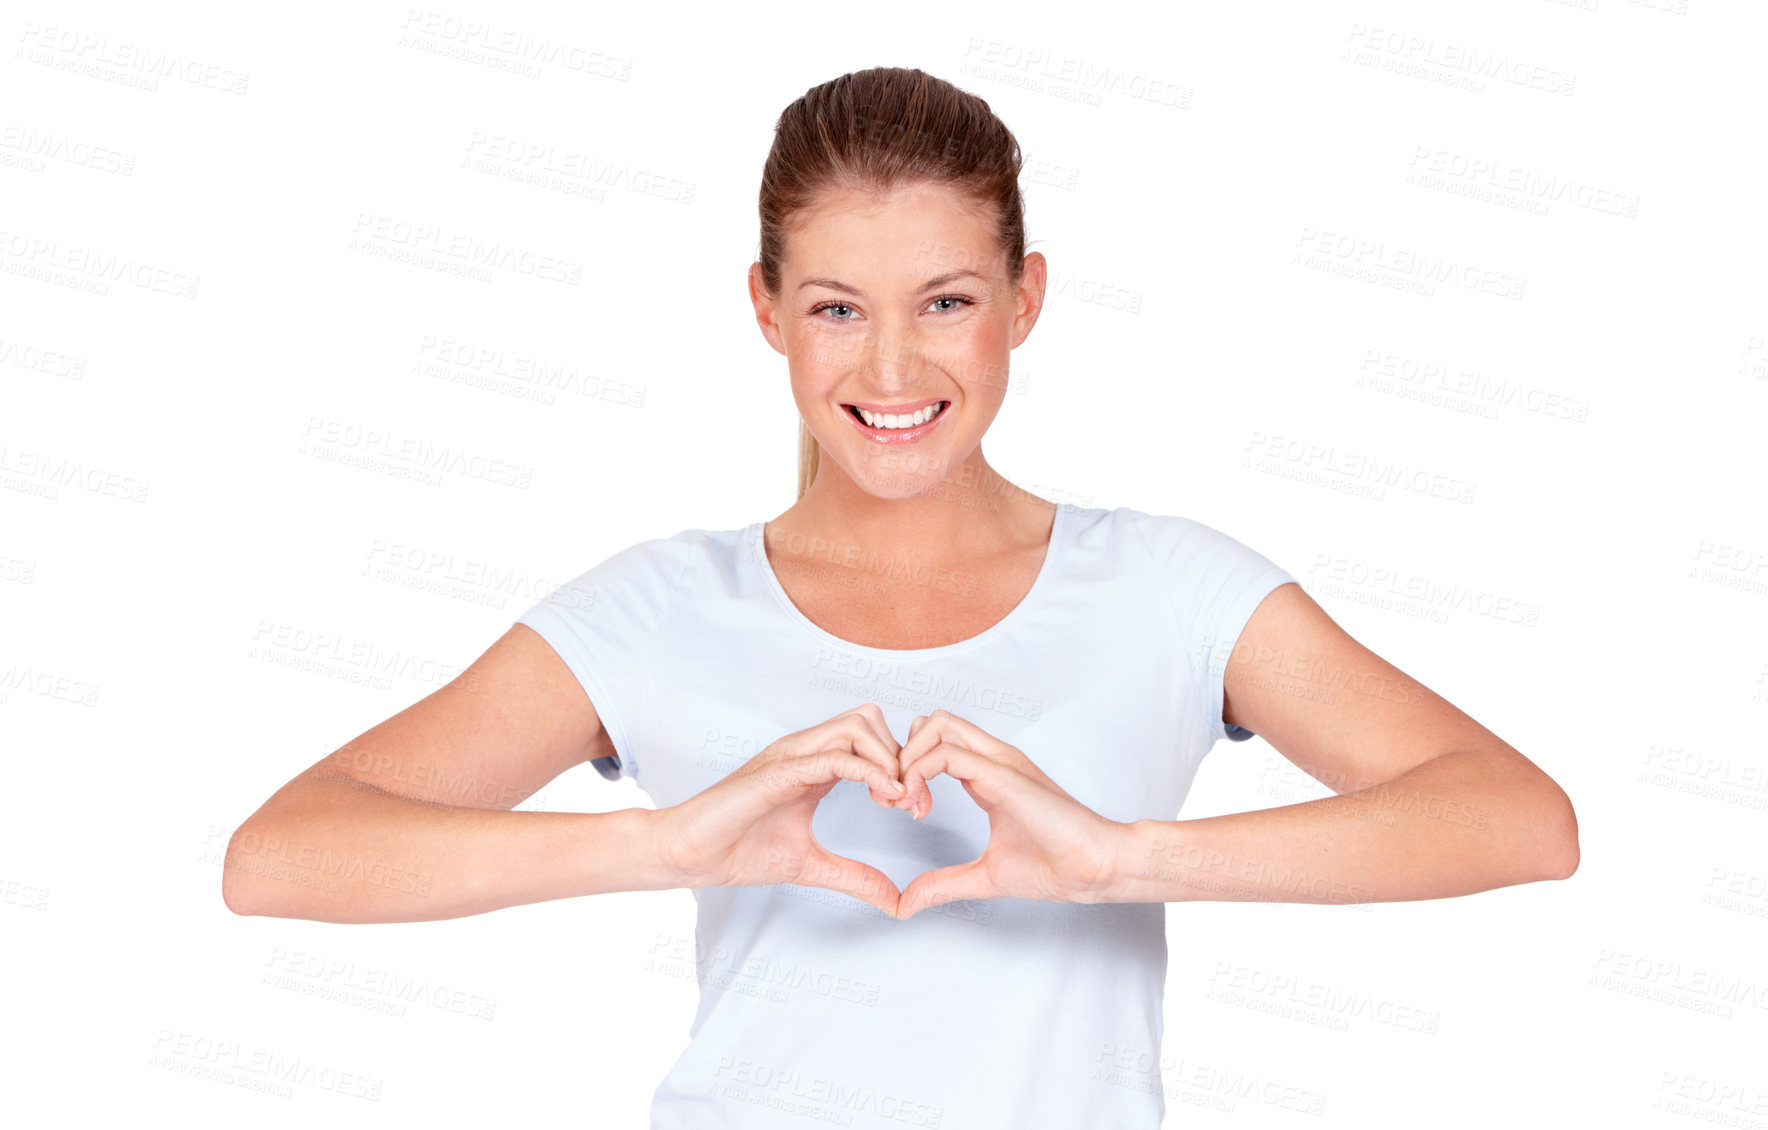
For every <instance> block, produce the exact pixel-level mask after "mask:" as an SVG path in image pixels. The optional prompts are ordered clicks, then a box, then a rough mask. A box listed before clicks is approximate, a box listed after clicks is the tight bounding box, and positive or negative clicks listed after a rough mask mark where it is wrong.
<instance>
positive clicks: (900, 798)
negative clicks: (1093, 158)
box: [224, 68, 1578, 1130]
mask: <svg viewBox="0 0 1768 1130" xmlns="http://www.w3.org/2000/svg"><path fill="white" fill-rule="evenodd" d="M1019 171H1020V155H1019V151H1018V146H1017V144H1016V143H1015V141H1014V139H1013V137H1012V135H1011V134H1010V133H1009V132H1008V131H1007V129H1006V127H1005V126H1004V125H1002V124H1001V123H1000V121H999V120H998V119H996V118H995V116H994V115H993V114H992V113H991V112H990V111H989V108H988V106H987V104H986V103H984V102H983V101H982V100H981V99H979V98H976V97H974V96H972V95H969V94H966V93H963V92H962V91H959V90H957V89H956V88H955V87H953V86H951V85H950V84H948V83H945V82H943V81H941V80H938V79H935V78H932V77H930V76H928V75H926V74H924V73H922V72H920V71H918V70H904V69H897V68H879V69H875V70H870V71H862V72H857V73H854V74H849V75H844V76H842V77H841V78H838V79H835V80H834V81H832V82H829V83H825V84H823V85H822V86H819V87H816V88H814V89H812V90H810V91H808V92H807V93H806V94H805V95H804V96H803V97H802V98H800V99H799V100H798V101H797V102H795V103H793V104H792V105H791V106H790V107H788V108H787V110H786V111H785V113H784V114H783V115H782V116H781V118H780V120H779V122H778V124H777V127H776V132H775V138H774V145H773V150H772V152H771V153H770V154H769V156H768V159H767V164H766V167H765V170H764V174H763V183H762V190H761V229H762V239H761V254H760V261H759V262H757V263H756V264H754V265H753V266H752V267H751V269H750V272H749V289H750V297H751V300H752V302H753V304H754V308H755V315H756V320H757V323H758V325H759V326H760V328H761V331H762V334H763V335H764V336H765V337H766V339H767V341H768V342H769V344H770V345H772V346H773V348H774V349H776V350H778V351H779V352H780V353H782V354H784V355H785V356H786V358H787V362H788V369H789V371H790V375H791V383H792V393H793V398H794V400H795V401H796V403H797V407H798V411H799V414H800V416H801V419H802V432H801V436H802V446H801V455H800V458H801V466H800V483H799V497H798V500H797V502H796V503H795V504H794V505H793V506H791V507H789V508H787V509H786V510H785V511H783V512H782V513H780V514H778V515H776V516H775V517H774V518H773V519H772V520H771V521H769V522H765V523H763V522H756V523H754V524H752V525H750V526H747V527H745V528H743V529H741V530H721V531H710V530H703V529H690V530H684V531H681V532H680V533H677V534H675V535H674V536H673V537H669V538H657V539H653V540H650V541H645V542H641V543H639V544H637V545H634V546H631V547H629V548H627V549H624V550H622V551H620V552H618V553H616V554H614V555H613V556H611V557H609V558H608V559H607V560H605V561H603V562H602V563H601V564H599V565H597V566H596V567H594V568H593V569H591V570H589V571H588V572H587V573H585V574H584V575H583V576H582V577H580V578H578V579H577V580H576V581H574V582H573V583H572V584H570V585H568V586H565V587H564V588H563V589H561V590H560V592H559V593H558V594H555V597H554V598H549V599H548V600H547V601H542V602H541V603H539V604H537V605H535V606H534V607H533V608H531V609H529V610H528V611H527V612H526V613H525V614H524V615H523V616H522V617H521V618H520V620H519V621H518V622H517V623H516V624H515V625H512V627H511V629H510V631H509V632H508V633H507V634H506V635H504V637H503V638H501V639H499V640H498V641H497V642H496V643H494V644H493V645H492V646H491V648H490V649H489V650H488V651H486V653H485V654H484V655H483V656H482V657H481V658H480V659H479V660H478V661H477V662H475V663H474V664H473V665H472V667H471V668H469V669H468V671H467V672H466V673H465V674H464V675H463V676H462V678H461V679H460V680H458V681H456V682H455V683H453V684H451V685H449V686H448V687H445V688H443V689H442V690H439V691H437V692H436V693H435V694H433V695H431V696H429V697H428V698H426V699H424V700H423V701H421V702H419V703H416V704H415V705H413V706H412V707H410V708H409V709H407V710H405V711H403V712H401V713H400V714H398V715H396V716H394V717H392V718H390V719H388V720H387V721H385V722H383V723H381V724H380V725H378V726H376V727H374V728H373V729H371V730H369V731H368V732H367V733H365V734H363V735H362V736H361V737H360V738H358V739H356V740H355V741H354V742H351V743H350V744H349V745H347V746H345V747H344V748H343V749H342V750H339V751H338V752H337V753H336V754H334V755H332V756H331V757H329V758H327V759H325V760H324V761H321V762H320V763H319V764H318V765H315V766H314V767H313V768H312V769H310V770H308V771H307V772H305V773H303V774H302V775H301V776H300V777H297V778H296V779H295V780H294V781H292V782H290V783H289V785H287V786H285V787H284V788H283V789H282V790H281V791H279V792H278V793H277V794H276V795H275V796H273V797H272V798H271V799H270V800H269V801H268V802H267V803H266V804H265V805H264V807H263V808H261V809H260V810H259V811H258V812H257V813H255V814H254V815H253V816H252V817H251V818H250V819H249V820H248V821H247V822H246V824H245V825H243V826H242V828H241V829H240V832H239V833H237V834H236V835H235V837H234V840H233V842H232V843H231V844H230V846H229V851H228V859H227V870H226V871H225V880H224V896H225V898H226V900H227V904H228V905H229V906H230V907H232V908H233V909H234V910H236V911H238V912H240V913H245V914H274V915H285V916H293V917H303V918H314V919H321V920H325V921H335V922H386V921H408V920H415V919H438V918H448V917H456V916H460V915H467V914H478V913H482V912H484V911H488V910H493V909H496V908H499V907H505V906H511V905H515V904H519V903H526V902H536V901H541V900H546V899H554V898H563V897H567V896H573V895H583V894H594V893H598V892H603V891H617V890H657V889H665V888H673V887H687V888H691V889H692V890H693V891H694V892H695V897H696V902H697V904H698V913H699V925H698V930H697V932H696V943H697V947H698V949H699V951H700V953H701V954H702V956H704V955H707V954H714V953H716V954H720V955H723V959H722V960H723V962H724V963H725V964H726V965H727V966H728V968H726V969H724V970H716V971H709V970H705V969H703V970H702V973H703V977H702V982H703V989H702V995H701V999H700V1006H699V1010H698V1012H697V1015H696V1017H695V1020H694V1024H693V1029H692V1038H691V1041H690V1045H689V1047H688V1048H687V1049H686V1050H685V1051H684V1052H683V1054H682V1056H681V1058H680V1059H679V1060H678V1061H677V1063H676V1065H675V1066H674V1068H673V1069H672V1070H671V1071H670V1073H669V1075H668V1077H667V1078H666V1079H665V1080H664V1081H663V1083H662V1084H661V1085H660V1086H659V1087H658V1089H657V1092H656V1095H655V1098H654V1100H653V1107H652V1111H653V1115H652V1117H653V1125H654V1126H656V1127H690V1126H714V1125H717V1126H738V1125H742V1126H750V1125H754V1126H761V1125H773V1124H776V1123H777V1121H778V1119H779V1112H780V1111H781V1110H782V1109H790V1110H794V1111H796V1112H797V1113H799V1114H803V1115H808V1116H810V1117H813V1118H817V1119H824V1120H826V1119H837V1120H842V1121H847V1122H848V1123H849V1124H851V1125H886V1124H891V1125H900V1124H904V1123H906V1124H910V1125H921V1126H933V1125H943V1126H948V1127H964V1128H966V1130H976V1128H986V1127H996V1126H999V1127H1008V1126H1012V1127H1026V1126H1038V1127H1063V1128H1071V1127H1088V1126H1099V1127H1113V1128H1117V1130H1121V1128H1125V1127H1155V1126H1158V1125H1159V1123H1160V1120H1161V1114H1162V1111H1163V1109H1164V1103H1163V1100H1162V1094H1161V1087H1160V1084H1159V1078H1158V1073H1155V1075H1154V1076H1153V1078H1152V1079H1151V1080H1150V1081H1149V1085H1147V1086H1126V1085H1124V1083H1123V1078H1122V1073H1121V1072H1114V1071H1100V1070H1099V1068H1100V1067H1101V1066H1105V1067H1115V1066H1117V1064H1116V1063H1114V1062H1102V1061H1109V1060H1114V1059H1115V1058H1117V1057H1120V1056H1122V1055H1123V1054H1125V1052H1126V1049H1128V1050H1129V1051H1130V1052H1132V1053H1134V1054H1135V1055H1136V1056H1138V1057H1140V1058H1141V1059H1143V1060H1146V1059H1148V1058H1154V1059H1157V1057H1158V1053H1159V1049H1160V1040H1161V1008H1162V981H1163V979H1164V973H1165V961H1166V949H1165V936H1164V922H1165V914H1164V910H1165V908H1164V906H1163V905H1162V904H1163V903H1165V902H1169V901H1177V900H1185V899H1199V898H1210V899H1237V900H1250V899H1276V900H1285V901H1298V902H1370V901H1378V900H1387V901H1392V900H1406V899H1423V898H1440V897H1445V896H1451V895H1459V894H1466V893H1469V892H1473V891H1479V890H1485V889H1489V888H1492V887H1498V886H1503V885H1506V884H1512V883H1523V882H1531V881H1535V880H1540V879H1549V878H1564V877H1566V876H1568V875H1570V874H1571V873H1572V872H1573V871H1574V870H1575V868H1576V866H1577V854H1578V853H1577V824H1576V819H1575V816H1574V814H1573V811H1572V808H1571V805H1570V802H1569V801H1568V800H1567V798H1566V796H1565V794H1564V793H1563V792H1562V791H1561V790H1560V789H1559V788H1558V787H1557V786H1556V785H1555V784H1554V783H1553V781H1552V780H1550V779H1549V778H1548V777H1547V776H1546V775H1545V774H1544V773H1542V772H1541V771H1540V770H1539V769H1538V768H1536V767H1535V766H1534V765H1533V764H1532V763H1531V762H1529V761H1528V760H1527V759H1526V758H1525V757H1523V756H1522V755H1521V754H1520V753H1518V752H1517V751H1516V750H1515V749H1513V748H1511V747H1510V746H1509V745H1507V744H1506V743H1504V742H1503V741H1502V740H1500V739H1499V738H1497V737H1496V736H1495V735H1493V734H1492V733H1491V732H1490V731H1488V730H1486V729H1485V728H1484V727H1482V726H1480V725H1479V724H1478V723H1477V722H1475V721H1474V720H1473V719H1471V718H1469V717H1467V716H1466V715H1465V714H1463V713H1462V712H1460V711H1459V710H1457V709H1456V708H1455V707H1454V706H1452V705H1450V704H1449V703H1448V702H1447V701H1446V700H1444V699H1442V698H1441V697H1439V696H1437V695H1436V694H1434V693H1432V692H1431V691H1430V690H1429V689H1427V688H1425V687H1423V686H1421V685H1419V684H1418V683H1417V682H1415V681H1413V680H1411V679H1409V678H1407V677H1406V676H1405V675H1404V674H1403V673H1402V672H1401V671H1399V670H1398V669H1397V668H1395V667H1394V666H1393V665H1391V664H1389V663H1387V662H1386V661H1385V660H1383V659H1382V658H1381V657H1379V656H1377V655H1375V654H1374V653H1372V652H1370V651H1369V650H1368V649H1366V648H1364V647H1363V646H1361V645H1360V644H1358V643H1357V642H1356V641H1355V640H1353V639H1352V638H1351V637H1350V636H1348V635H1347V634H1346V633H1345V632H1344V631H1343V630H1342V629H1340V628H1339V627H1338V626H1337V625H1336V624H1335V623H1333V621H1332V620H1331V619H1330V618H1329V617H1327V616H1326V614H1325V613H1324V612H1323V611H1321V609H1320V608H1319V606H1318V605H1316V604H1315V603H1314V602H1313V601H1312V600H1311V599H1310V598H1309V597H1308V596H1307V594H1306V593H1304V592H1303V591H1302V590H1301V588H1300V587H1299V586H1298V585H1297V584H1295V583H1294V580H1293V578H1292V577H1291V576H1290V575H1289V574H1288V573H1286V572H1284V571H1283V570H1282V569H1281V568H1279V567H1278V566H1277V565H1275V564H1274V563H1272V562H1271V561H1270V560H1268V559H1267V558H1265V557H1263V556H1262V555H1260V554H1258V553H1257V552H1255V551H1253V550H1252V549H1250V548H1248V547H1247V546H1245V545H1243V544H1241V543H1240V542H1238V541H1235V540H1234V539H1232V538H1230V537H1228V536H1227V535H1225V534H1223V533H1220V532H1218V531H1216V530H1214V529H1211V528H1210V527H1208V526H1204V525H1202V524H1200V523H1197V522H1194V521H1191V520H1188V519H1184V518H1178V517H1170V516H1157V515H1151V514H1146V513H1143V512H1140V511H1135V510H1130V509H1127V508H1122V507H1120V508H1116V509H1111V510H1106V509H1102V508H1075V507H1067V506H1061V507H1059V506H1055V505H1052V504H1051V503H1049V502H1047V501H1045V500H1043V499H1041V498H1037V497H1035V496H1033V495H1031V494H1028V493H1027V492H1024V491H1021V490H1019V489H1018V488H1016V487H1014V486H1013V485H1012V484H1010V483H1008V482H1006V480H1004V479H1003V478H1002V477H1001V476H1000V475H999V474H997V473H996V472H995V471H994V469H993V468H991V467H990V466H989V465H988V462H987V461H986V460H985V459H984V458H983V454H982V448H981V440H982V437H983V434H984V433H985V432H986V431H987V429H988V426H989V424H990V422H991V421H992V420H993V419H994V416H995V413H996V412H997V411H998V410H999V409H1000V406H1001V402H1002V400H1003V398H1004V394H1005V388H1006V379H1005V378H1006V374H1007V372H1008V353H1009V351H1010V350H1012V349H1013V348H1015V347H1016V346H1018V345H1019V344H1020V343H1021V342H1022V341H1024V340H1025V338H1026V336H1027V335H1028V334H1029V333H1030V332H1031V329H1032V326H1033V325H1034V324H1035V323H1036V321H1037V317H1038V313H1039V310H1040V308H1041V305H1042V301H1043V295H1044V283H1045V263H1044V258H1043V256H1042V255H1040V254H1038V253H1035V252H1033V253H1030V254H1027V253H1026V252H1025V250H1024V238H1025V237H1024V227H1023V216H1022V204H1021V200H1020V195H1019V188H1018V176H1019ZM1253 732H1256V733H1258V734H1261V735H1263V736H1264V737H1265V738H1266V739H1267V740H1268V741H1269V742H1270V744H1271V745H1272V746H1274V747H1275V748H1276V749H1277V750H1278V751H1279V752H1281V753H1282V754H1284V756H1286V757H1288V758H1289V759H1290V760H1292V761H1294V762H1295V763H1296V764H1298V765H1299V766H1301V767H1302V768H1303V769H1305V770H1306V771H1307V772H1308V773H1310V774H1312V775H1313V776H1315V777H1317V778H1319V779H1320V780H1321V781H1323V782H1325V783H1326V784H1328V785H1329V786H1331V787H1332V789H1333V790H1334V792H1335V793H1337V794H1339V795H1336V796H1333V797H1328V798H1324V799H1321V800H1316V801H1312V802H1308V803H1304V804H1295V805H1289V806H1286V807H1282V808H1276V809H1269V810H1264V811H1257V812H1247V813H1240V814H1235V815H1229V816H1217V817H1211V818H1208V819H1202V820H1189V821H1176V820H1173V819H1171V818H1172V817H1173V816H1174V815H1176V813H1177V812H1178V810H1179V807H1180V805H1181V804H1182V802H1183V800H1184V797H1185V793H1186V791H1187V790H1188V788H1189V786H1190V783H1191V781H1192V779H1193V776H1194V775H1195V773H1196V770H1197V767H1198V764H1199V762H1200V761H1201V759H1202V757H1203V755H1204V754H1205V753H1206V752H1207V751H1208V750H1209V748H1210V747H1211V746H1212V745H1213V744H1214V743H1215V742H1216V741H1218V740H1220V739H1222V738H1224V737H1225V738H1228V739H1230V740H1241V739H1245V738H1247V737H1249V736H1250V735H1251V734H1252V733H1253ZM782 733H783V734H784V736H781V735H782ZM586 760H587V761H592V762H594V763H595V765H596V767H597V768H598V769H599V770H600V771H602V772H603V774H604V775H606V776H610V777H616V776H620V775H626V776H631V777H633V778H635V780H636V781H637V782H638V783H639V785H640V786H641V787H642V788H644V789H645V790H646V792H647V793H648V794H649V795H650V796H651V797H652V799H653V800H654V801H655V802H656V805H657V807H656V809H655V810H650V809H638V808H634V809H626V810H623V811H618V812H611V813H596V814H580V813H545V812H514V811H509V809H510V808H511V807H512V806H513V805H514V804H516V803H518V802H519V801H520V800H521V799H522V798H523V797H525V796H527V795H530V794H531V793H532V792H534V791H535V790H537V789H539V788H540V787H542V786H543V785H544V784H545V783H546V782H548V781H550V780H551V779H552V778H553V777H555V776H556V775H557V774H559V773H560V772H562V771H563V770H565V769H567V768H569V767H571V766H573V765H575V764H577V763H579V762H582V761H586ZM462 781H472V782H475V786H474V788H473V789H472V790H471V791H464V790H462V789H461V788H460V786H459V782H462ZM487 783H490V785H491V786H493V787H487ZM248 832H250V833H255V834H254V835H251V836H248V835H247V834H246V833H248ZM272 845H274V848H273V846H272ZM352 861H353V862H352ZM377 874H378V875H379V876H381V878H379V879H377V878H376V875H377ZM395 874H397V875H402V876H423V877H424V878H425V881H424V882H421V883H420V882H394V881H392V880H391V879H389V878H387V876H391V875H395ZM316 875H322V876H325V877H328V878H329V879H331V880H332V881H331V882H330V883H329V885H327V884H322V883H316V882H312V881H309V880H311V879H312V878H313V877H314V876H316ZM707 973H717V974H719V975H717V976H705V975H704V974H707ZM781 987H786V988H789V989H790V994H789V1003H790V1005H791V1007H790V1008H789V1009H785V1010H782V1009H781V1008H780V1007H779V999H780V998H779V997H778V996H777V995H771V994H770V993H769V992H768V991H767V990H769V989H770V988H771V989H780V988H781ZM844 1116H848V1117H844Z"/></svg>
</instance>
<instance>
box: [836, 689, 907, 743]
mask: <svg viewBox="0 0 1768 1130" xmlns="http://www.w3.org/2000/svg"><path fill="white" fill-rule="evenodd" d="M848 713H850V714H857V715H859V716H860V717H861V718H863V719H865V720H866V723H867V724H868V725H869V726H871V728H872V731H873V732H874V733H876V734H877V735H878V741H879V743H880V744H882V745H883V746H884V748H885V749H887V750H889V751H890V753H892V754H895V753H897V752H899V751H900V750H901V749H902V745H901V743H899V742H898V741H897V740H896V735H895V734H893V733H891V732H890V724H889V723H888V722H886V721H884V709H883V708H882V707H880V706H879V705H878V704H877V703H875V702H865V703H861V704H860V705H859V706H858V707H856V708H855V709H853V710H851V711H849V712H848Z"/></svg>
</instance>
